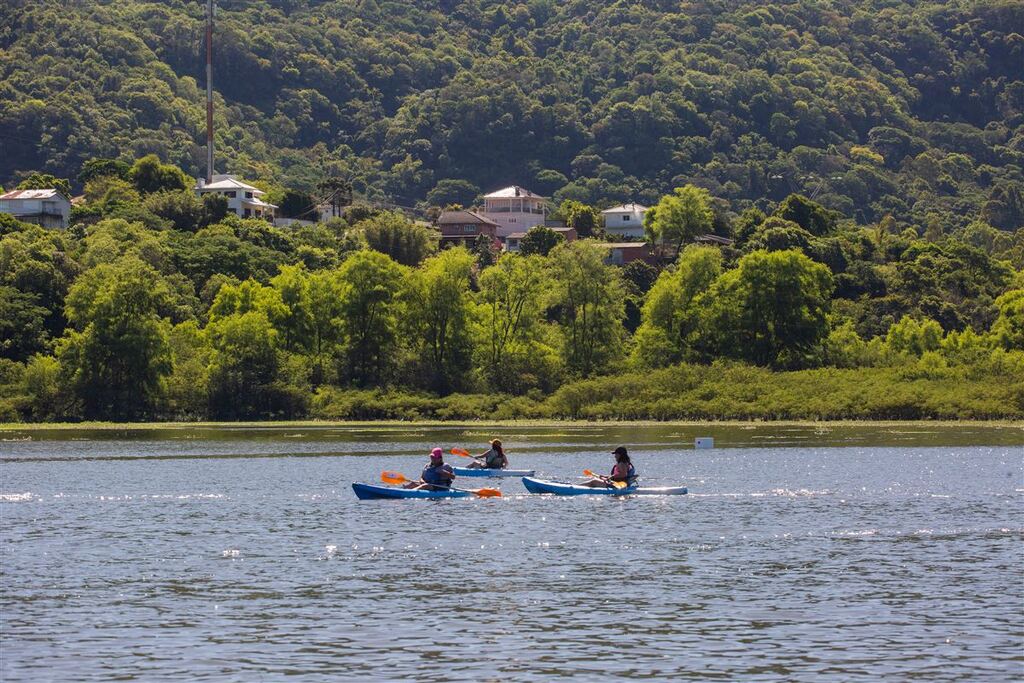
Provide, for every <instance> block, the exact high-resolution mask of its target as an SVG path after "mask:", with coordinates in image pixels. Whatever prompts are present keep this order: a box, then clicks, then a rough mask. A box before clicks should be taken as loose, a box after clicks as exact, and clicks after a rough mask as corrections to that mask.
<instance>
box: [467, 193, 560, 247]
mask: <svg viewBox="0 0 1024 683" xmlns="http://www.w3.org/2000/svg"><path fill="white" fill-rule="evenodd" d="M479 213H480V214H481V215H482V216H484V217H485V218H488V219H490V220H492V221H494V222H495V223H497V224H498V237H501V238H505V237H508V236H509V235H511V234H512V233H514V232H526V231H527V230H529V229H530V228H532V227H533V226H535V225H544V218H545V216H546V215H547V197H541V196H540V195H539V194H534V193H532V192H530V191H529V190H527V189H524V188H522V187H519V186H518V185H512V186H510V187H506V188H502V189H500V190H496V191H495V192H491V193H490V194H485V195H484V209H483V211H480V212H479Z"/></svg>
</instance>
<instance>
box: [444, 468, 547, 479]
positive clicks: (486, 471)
mask: <svg viewBox="0 0 1024 683" xmlns="http://www.w3.org/2000/svg"><path fill="white" fill-rule="evenodd" d="M452 469H453V470H454V471H455V476H457V477H532V476H533V470H496V469H491V468H487V467H479V468H478V467H453V468H452Z"/></svg>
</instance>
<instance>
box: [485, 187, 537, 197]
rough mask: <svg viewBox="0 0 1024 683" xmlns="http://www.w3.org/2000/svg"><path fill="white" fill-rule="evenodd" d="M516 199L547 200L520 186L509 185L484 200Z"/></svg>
mask: <svg viewBox="0 0 1024 683" xmlns="http://www.w3.org/2000/svg"><path fill="white" fill-rule="evenodd" d="M515 197H527V198H530V199H547V197H542V196H540V195H539V194H534V193H532V192H530V191H529V190H527V189H526V188H523V187H519V186H518V185H509V186H508V187H503V188H501V189H500V190H495V191H494V192H491V193H489V194H485V195H484V199H512V198H515Z"/></svg>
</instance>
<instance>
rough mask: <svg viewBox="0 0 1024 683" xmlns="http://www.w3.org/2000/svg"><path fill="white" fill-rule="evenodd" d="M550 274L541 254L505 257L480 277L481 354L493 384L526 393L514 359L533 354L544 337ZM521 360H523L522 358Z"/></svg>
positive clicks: (479, 350) (499, 387) (517, 364)
mask: <svg viewBox="0 0 1024 683" xmlns="http://www.w3.org/2000/svg"><path fill="white" fill-rule="evenodd" d="M545 283H546V273H545V271H544V262H543V259H542V258H541V257H539V256H518V255H515V254H505V255H504V256H502V257H501V258H500V259H499V260H498V263H497V265H495V266H494V267H493V268H488V269H487V270H485V271H484V272H482V273H481V274H480V293H479V295H478V301H479V304H480V306H479V312H478V319H479V326H480V332H479V336H480V342H479V344H478V347H477V348H478V352H479V353H480V355H481V356H482V357H483V363H482V365H483V368H484V377H485V378H486V380H487V382H488V385H489V386H491V387H493V388H495V389H498V390H503V391H516V392H518V391H521V390H522V389H523V382H522V377H521V376H520V374H519V373H518V372H516V369H518V366H521V364H522V363H521V362H519V363H516V364H515V365H516V368H515V369H514V368H513V367H511V366H512V365H513V364H512V363H510V362H509V360H508V358H509V355H510V354H512V355H516V354H527V353H529V352H530V351H531V349H536V347H537V346H538V345H539V344H540V343H541V340H542V338H543V330H542V326H543V313H544V302H545V298H546V287H545ZM517 360H520V361H521V359H517Z"/></svg>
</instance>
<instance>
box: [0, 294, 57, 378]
mask: <svg viewBox="0 0 1024 683" xmlns="http://www.w3.org/2000/svg"><path fill="white" fill-rule="evenodd" d="M38 299H39V297H38V296H37V295H35V294H28V293H26V292H22V291H19V290H17V289H15V288H14V287H6V286H0V358H8V359H10V360H17V361H23V360H25V359H27V358H28V357H29V356H31V355H32V354H33V353H38V352H40V351H42V350H43V349H44V348H45V344H46V340H47V336H48V335H47V332H46V327H45V325H44V323H45V322H46V318H47V317H48V316H49V314H50V311H48V310H46V309H45V308H43V307H42V306H38V305H36V301H38Z"/></svg>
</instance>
